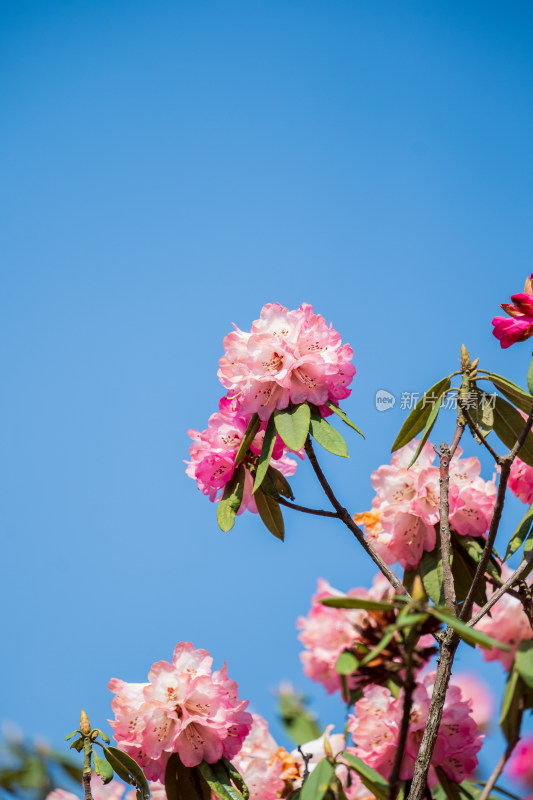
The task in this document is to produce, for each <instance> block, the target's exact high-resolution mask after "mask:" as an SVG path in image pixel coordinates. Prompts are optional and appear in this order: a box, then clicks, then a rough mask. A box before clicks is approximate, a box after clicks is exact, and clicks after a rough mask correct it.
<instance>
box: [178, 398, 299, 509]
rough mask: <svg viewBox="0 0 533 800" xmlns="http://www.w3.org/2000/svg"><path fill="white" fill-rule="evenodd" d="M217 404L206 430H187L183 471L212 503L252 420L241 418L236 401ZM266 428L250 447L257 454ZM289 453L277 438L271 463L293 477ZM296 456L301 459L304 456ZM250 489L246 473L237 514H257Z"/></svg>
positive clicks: (226, 480)
mask: <svg viewBox="0 0 533 800" xmlns="http://www.w3.org/2000/svg"><path fill="white" fill-rule="evenodd" d="M219 405H220V410H219V411H217V412H216V413H215V414H212V415H211V416H210V418H209V423H208V427H207V428H206V430H204V431H201V432H199V431H194V430H190V431H189V436H190V437H191V439H192V440H193V441H192V444H191V446H190V448H189V454H190V456H191V460H190V461H189V462H187V469H186V473H187V475H188V476H189V477H190V478H193V479H194V480H195V481H196V482H197V484H198V488H199V489H200V491H201V492H203V493H204V494H206V495H208V497H209V499H210V500H211V501H212V502H214V501H215V500H216V499H218V498H219V496H220V495H221V493H222V491H223V489H224V487H225V485H226V483H227V482H228V481H229V480H230V479H231V477H232V475H233V472H234V469H235V456H236V455H237V451H238V449H239V447H240V444H241V442H242V440H243V438H244V434H245V431H246V428H247V426H248V423H249V421H250V417H251V415H248V416H243V415H242V414H241V412H240V411H239V410H238V408H237V404H236V402H235V401H230V400H228V398H227V397H223V398H222V399H221V400H220V404H219ZM265 427H266V425H265V424H263V425H262V427H261V429H260V430H259V431H258V433H257V435H256V437H255V438H254V440H253V442H252V444H251V450H252V452H253V453H255V454H256V455H259V453H260V452H261V447H262V444H263V439H264V436H265ZM288 452H292V451H288V450H287V447H286V445H285V444H284V442H283V441H282V439H281V438H280V437H279V436H277V437H276V443H275V445H274V451H273V454H272V459H271V462H270V463H271V464H272V466H273V467H274V468H275V469H277V470H279V472H281V473H282V474H283V475H285V476H289V475H293V474H294V472H295V471H296V461H294V460H293V459H292V458H289V457H288V455H287V453H288ZM297 455H298V456H299V457H300V458H303V455H301V454H297ZM252 489H253V479H252V476H251V475H250V473H249V472H248V470H246V479H245V484H244V494H243V499H242V503H241V506H240V508H239V511H238V513H239V514H242V512H243V511H244V510H245V509H249V510H250V511H253V512H254V513H256V512H257V507H256V505H255V500H254V497H253V494H252Z"/></svg>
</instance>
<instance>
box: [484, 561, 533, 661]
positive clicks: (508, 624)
mask: <svg viewBox="0 0 533 800" xmlns="http://www.w3.org/2000/svg"><path fill="white" fill-rule="evenodd" d="M511 574H512V570H511V569H509V567H508V566H507V565H506V564H504V565H503V566H502V578H503V580H507V578H509V577H510V575H511ZM487 589H488V591H487V596H488V597H490V595H491V594H492V592H491V591H490V588H489V587H487ZM476 630H478V631H481V632H482V633H486V634H487V636H491V637H492V638H493V639H496V641H498V642H501V643H502V644H506V645H508V646H509V647H510V650H499V649H498V648H497V647H491V648H490V650H489V649H485V648H480V649H481V652H482V653H483V658H484V659H485V661H500V662H501V663H502V665H503V667H504V669H505V670H509V669H511V667H512V665H513V661H514V659H515V655H516V651H517V649H518V646H519V644H520V642H524V641H527V640H528V639H533V631H532V630H531V625H530V624H529V620H528V618H527V616H526V613H525V611H524V608H523V606H522V603H521V602H520V600H518V598H516V597H512V595H510V594H504V595H503V597H501V598H500V600H498V602H497V603H496V604H495V605H494V606H493V607H492V608H491V610H490V616H489V614H485V616H484V617H482V619H480V620H479V622H478V623H477V625H476Z"/></svg>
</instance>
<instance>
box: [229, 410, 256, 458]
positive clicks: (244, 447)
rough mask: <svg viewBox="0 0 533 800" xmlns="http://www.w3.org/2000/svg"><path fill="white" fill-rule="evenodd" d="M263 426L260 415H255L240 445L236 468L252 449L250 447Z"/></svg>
mask: <svg viewBox="0 0 533 800" xmlns="http://www.w3.org/2000/svg"><path fill="white" fill-rule="evenodd" d="M260 426H261V420H260V419H259V414H254V415H253V416H252V418H251V420H250V422H249V423H248V427H247V428H246V430H245V432H244V436H243V439H242V442H241V443H240V445H239V449H238V450H237V455H236V456H235V466H237V464H239V463H240V462H241V461H242V460H243V458H244V456H245V455H246V453H247V452H248V450H249V449H250V445H251V444H252V442H253V440H254V439H255V437H256V434H257V431H258V430H259V428H260Z"/></svg>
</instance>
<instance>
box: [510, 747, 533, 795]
mask: <svg viewBox="0 0 533 800" xmlns="http://www.w3.org/2000/svg"><path fill="white" fill-rule="evenodd" d="M507 772H508V774H509V775H510V776H511V777H512V778H514V779H515V780H516V781H520V783H522V784H523V785H524V786H525V787H526V788H528V789H531V788H533V734H530V735H529V736H525V737H524V738H523V739H522V740H521V741H519V742H518V744H517V745H516V747H515V749H514V751H513V755H512V757H511V760H510V761H509V765H508V767H507Z"/></svg>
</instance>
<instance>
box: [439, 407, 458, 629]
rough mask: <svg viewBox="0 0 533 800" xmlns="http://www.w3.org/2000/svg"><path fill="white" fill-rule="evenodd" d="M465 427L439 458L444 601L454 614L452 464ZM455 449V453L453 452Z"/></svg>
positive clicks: (442, 450)
mask: <svg viewBox="0 0 533 800" xmlns="http://www.w3.org/2000/svg"><path fill="white" fill-rule="evenodd" d="M463 431H464V425H461V424H460V423H458V424H457V428H456V431H455V436H454V438H453V441H452V444H451V447H448V445H447V444H446V442H442V443H441V446H440V450H439V451H438V453H439V458H440V467H439V480H440V504H439V505H440V509H439V511H440V551H441V557H442V583H443V588H444V600H445V602H446V606H447V607H448V608H449V609H450V611H451V612H452V614H455V612H456V601H455V585H454V580H453V574H452V559H451V532H450V497H449V493H450V462H451V460H452V456H453V454H454V453H455V451H456V450H457V447H458V445H459V441H460V439H461V436H462V435H463ZM452 448H453V451H452Z"/></svg>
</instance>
